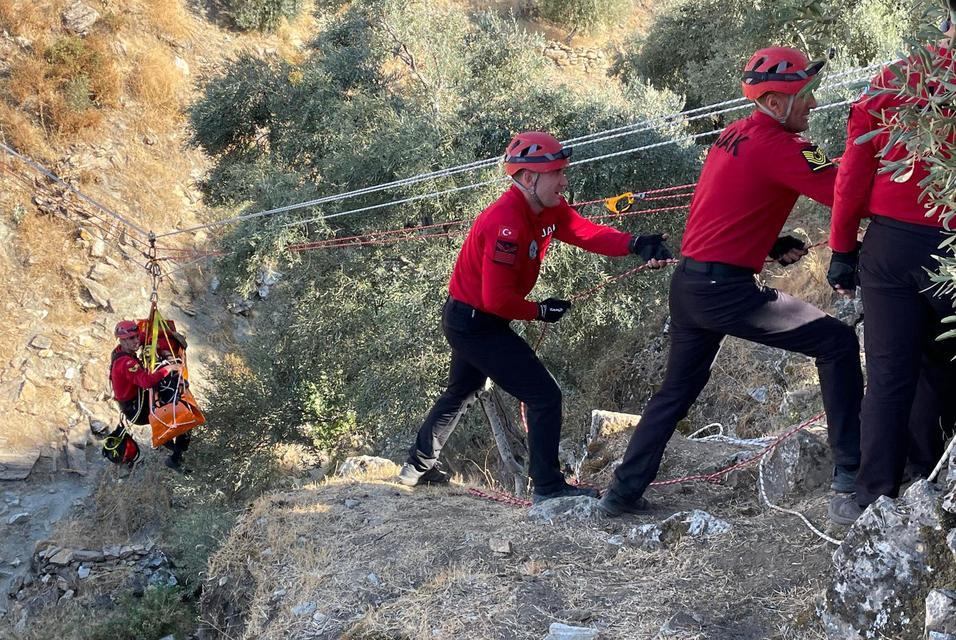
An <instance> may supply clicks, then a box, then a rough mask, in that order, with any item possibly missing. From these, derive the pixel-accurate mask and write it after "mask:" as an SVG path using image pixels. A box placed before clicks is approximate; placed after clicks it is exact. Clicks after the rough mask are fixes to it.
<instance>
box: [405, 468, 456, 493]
mask: <svg viewBox="0 0 956 640" xmlns="http://www.w3.org/2000/svg"><path fill="white" fill-rule="evenodd" d="M450 480H451V476H450V475H448V474H447V473H445V471H443V470H442V468H441V464H440V463H438V462H436V463H435V465H434V466H433V467H432V468H431V469H429V470H428V471H419V470H418V469H416V468H415V465H413V464H411V463H410V462H406V463H405V464H403V465H402V470H401V471H399V472H398V483H399V484H403V485H405V486H406V487H420V486H422V485H427V484H432V485H434V484H448V482H449V481H450Z"/></svg>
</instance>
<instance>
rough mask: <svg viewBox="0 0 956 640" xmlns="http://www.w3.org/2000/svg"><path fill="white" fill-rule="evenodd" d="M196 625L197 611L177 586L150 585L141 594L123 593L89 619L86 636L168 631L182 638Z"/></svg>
mask: <svg viewBox="0 0 956 640" xmlns="http://www.w3.org/2000/svg"><path fill="white" fill-rule="evenodd" d="M195 627H196V613H195V611H194V610H193V608H192V607H190V606H188V605H187V604H186V603H185V602H184V599H183V594H182V590H181V589H179V588H178V587H150V588H149V589H147V590H146V592H145V593H144V594H143V597H142V598H134V597H132V596H126V597H124V598H123V599H122V600H121V601H120V603H119V606H118V607H117V609H116V610H115V611H114V612H113V613H111V614H109V615H108V616H107V617H106V618H105V619H103V620H99V621H93V622H91V623H90V624H89V625H88V626H87V627H86V628H85V629H84V630H83V631H84V634H83V637H84V638H86V640H146V639H147V638H149V639H158V638H162V637H164V636H167V635H170V634H172V635H175V636H176V637H181V638H185V637H187V636H188V635H189V634H190V633H192V631H193V629H195Z"/></svg>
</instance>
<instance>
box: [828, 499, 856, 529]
mask: <svg viewBox="0 0 956 640" xmlns="http://www.w3.org/2000/svg"><path fill="white" fill-rule="evenodd" d="M864 510H865V509H864V507H861V506H860V505H859V504H858V503H857V501H856V494H855V493H851V494H850V495H845V496H834V498H833V499H832V500H830V506H829V507H828V508H827V515H829V516H830V522H833V523H835V524H840V525H843V526H845V527H848V526H850V525H851V524H853V523H854V522H856V520H857V518H859V517H860V516H861V515H862V514H863V511H864Z"/></svg>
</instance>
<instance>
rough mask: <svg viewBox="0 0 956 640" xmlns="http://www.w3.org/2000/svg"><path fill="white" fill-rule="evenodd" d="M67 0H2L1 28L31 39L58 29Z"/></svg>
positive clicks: (0, 2)
mask: <svg viewBox="0 0 956 640" xmlns="http://www.w3.org/2000/svg"><path fill="white" fill-rule="evenodd" d="M65 6H66V0H52V1H51V0H0V28H2V29H6V30H7V31H9V32H10V33H11V34H13V35H15V36H23V37H25V38H29V39H31V40H33V39H35V38H37V37H38V36H41V35H45V34H48V33H50V32H52V31H54V30H58V28H59V26H60V15H61V14H62V12H63V7H65Z"/></svg>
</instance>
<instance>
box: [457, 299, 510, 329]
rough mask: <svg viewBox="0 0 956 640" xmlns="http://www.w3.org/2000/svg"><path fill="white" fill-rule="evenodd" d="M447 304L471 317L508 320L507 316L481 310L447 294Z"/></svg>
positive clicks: (499, 320) (500, 320)
mask: <svg viewBox="0 0 956 640" xmlns="http://www.w3.org/2000/svg"><path fill="white" fill-rule="evenodd" d="M448 305H449V308H450V309H453V310H455V311H458V312H464V313H467V314H469V315H470V316H471V317H472V318H486V319H488V320H496V321H498V322H504V323H507V322H509V320H508V319H507V318H502V317H501V316H496V315H495V314H493V313H488V312H487V311H482V310H481V309H478V308H476V307H473V306H471V305H470V304H468V303H466V302H462V301H461V300H455V299H454V298H452V297H451V296H448Z"/></svg>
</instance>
